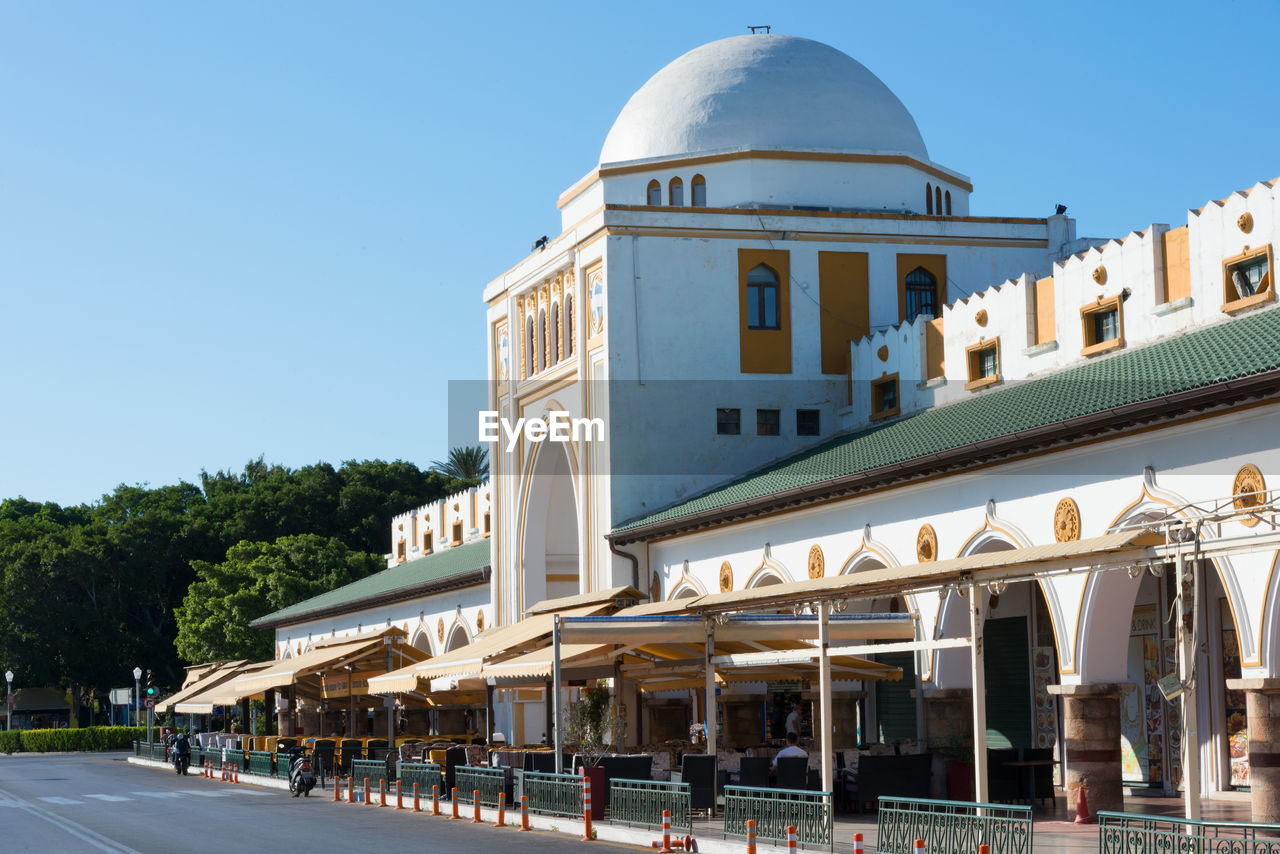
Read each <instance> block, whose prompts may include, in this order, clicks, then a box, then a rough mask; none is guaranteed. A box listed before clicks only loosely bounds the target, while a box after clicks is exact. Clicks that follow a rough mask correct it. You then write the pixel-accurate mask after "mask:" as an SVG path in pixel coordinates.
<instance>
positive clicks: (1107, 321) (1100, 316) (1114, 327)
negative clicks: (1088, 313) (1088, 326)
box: [1093, 308, 1120, 344]
mask: <svg viewBox="0 0 1280 854" xmlns="http://www.w3.org/2000/svg"><path fill="white" fill-rule="evenodd" d="M1119 337H1120V319H1119V317H1117V315H1116V310H1115V309H1114V308H1113V309H1111V310H1110V311H1098V312H1094V315H1093V340H1094V341H1095V342H1097V343H1099V344H1100V343H1102V342H1103V341H1114V340H1115V339H1117V338H1119Z"/></svg>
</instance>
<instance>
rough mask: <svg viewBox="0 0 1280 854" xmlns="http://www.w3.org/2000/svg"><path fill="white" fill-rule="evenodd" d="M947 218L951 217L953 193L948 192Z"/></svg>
mask: <svg viewBox="0 0 1280 854" xmlns="http://www.w3.org/2000/svg"><path fill="white" fill-rule="evenodd" d="M947 216H951V191H950V190H947Z"/></svg>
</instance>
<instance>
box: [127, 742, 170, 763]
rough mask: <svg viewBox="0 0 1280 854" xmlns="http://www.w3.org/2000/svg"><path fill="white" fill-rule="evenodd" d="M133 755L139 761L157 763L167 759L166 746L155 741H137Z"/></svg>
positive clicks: (134, 744)
mask: <svg viewBox="0 0 1280 854" xmlns="http://www.w3.org/2000/svg"><path fill="white" fill-rule="evenodd" d="M133 755H134V756H136V757H138V758H139V759H154V760H155V761H156V762H164V761H165V759H166V757H165V751H164V744H163V743H161V742H154V741H153V742H146V741H135V742H134V743H133Z"/></svg>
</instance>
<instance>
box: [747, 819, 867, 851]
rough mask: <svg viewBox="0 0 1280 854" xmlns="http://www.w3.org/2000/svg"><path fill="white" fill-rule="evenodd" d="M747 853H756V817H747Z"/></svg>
mask: <svg viewBox="0 0 1280 854" xmlns="http://www.w3.org/2000/svg"><path fill="white" fill-rule="evenodd" d="M859 836H861V834H859ZM854 844H855V845H856V844H857V843H854ZM855 850H856V849H855ZM747 854H756V820H755V819H754V818H749V819H747Z"/></svg>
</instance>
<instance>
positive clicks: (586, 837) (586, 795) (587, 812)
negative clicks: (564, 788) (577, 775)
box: [582, 769, 595, 842]
mask: <svg viewBox="0 0 1280 854" xmlns="http://www.w3.org/2000/svg"><path fill="white" fill-rule="evenodd" d="M583 770H584V771H585V770H586V769H583ZM594 838H595V834H594V833H592V832H591V778H590V777H588V776H587V775H586V774H585V773H584V774H583V775H582V841H583V842H590V841H591V840H592V839H594Z"/></svg>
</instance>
